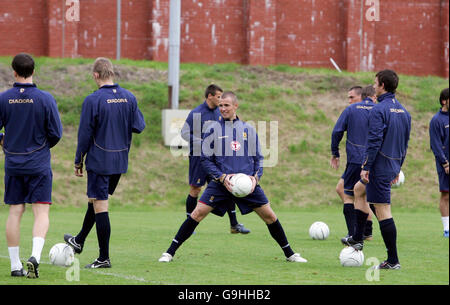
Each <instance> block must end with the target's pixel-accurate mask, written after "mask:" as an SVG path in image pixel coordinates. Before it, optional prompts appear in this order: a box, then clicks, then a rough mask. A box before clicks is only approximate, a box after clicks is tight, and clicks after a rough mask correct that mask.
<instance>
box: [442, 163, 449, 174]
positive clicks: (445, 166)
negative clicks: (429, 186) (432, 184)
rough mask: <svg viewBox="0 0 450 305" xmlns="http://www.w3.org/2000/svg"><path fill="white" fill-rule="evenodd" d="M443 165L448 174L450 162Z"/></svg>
mask: <svg viewBox="0 0 450 305" xmlns="http://www.w3.org/2000/svg"><path fill="white" fill-rule="evenodd" d="M443 167H444V171H445V174H447V175H448V168H449V164H448V162H447V163H446V164H444V165H443Z"/></svg>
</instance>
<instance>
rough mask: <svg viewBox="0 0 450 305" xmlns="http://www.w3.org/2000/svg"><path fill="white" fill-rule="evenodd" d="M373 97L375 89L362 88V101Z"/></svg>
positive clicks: (369, 87)
mask: <svg viewBox="0 0 450 305" xmlns="http://www.w3.org/2000/svg"><path fill="white" fill-rule="evenodd" d="M374 95H375V88H374V87H373V86H372V85H370V86H367V87H364V88H363V89H362V91H361V98H362V99H365V98H368V97H371V96H374Z"/></svg>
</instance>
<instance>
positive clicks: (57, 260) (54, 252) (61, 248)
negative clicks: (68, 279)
mask: <svg viewBox="0 0 450 305" xmlns="http://www.w3.org/2000/svg"><path fill="white" fill-rule="evenodd" d="M48 257H49V258H50V263H52V264H53V265H56V266H64V267H68V266H70V265H72V263H73V261H74V259H75V253H74V252H73V249H72V247H71V246H69V245H67V244H63V243H59V244H56V245H54V246H53V247H52V248H51V249H50V252H49V254H48Z"/></svg>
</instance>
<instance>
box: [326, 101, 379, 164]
mask: <svg viewBox="0 0 450 305" xmlns="http://www.w3.org/2000/svg"><path fill="white" fill-rule="evenodd" d="M373 106H375V103H374V102H373V101H372V99H370V98H366V99H364V100H363V101H361V102H358V103H354V104H351V105H350V106H348V107H347V108H345V110H344V111H343V112H342V114H341V115H340V117H339V119H338V120H337V122H336V125H335V126H334V129H333V132H332V134H331V153H332V154H333V156H335V157H338V158H339V157H340V154H339V143H340V142H341V140H342V137H343V136H344V132H345V131H347V141H346V152H347V163H354V164H359V165H361V164H363V162H364V160H365V156H364V154H365V151H366V145H367V134H368V131H369V113H370V110H371V109H372V108H373Z"/></svg>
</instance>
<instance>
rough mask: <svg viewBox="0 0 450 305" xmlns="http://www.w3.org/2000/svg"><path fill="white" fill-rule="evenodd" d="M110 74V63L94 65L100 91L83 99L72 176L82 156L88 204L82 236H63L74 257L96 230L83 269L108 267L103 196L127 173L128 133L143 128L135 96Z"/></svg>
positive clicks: (77, 172) (99, 61) (80, 170)
mask: <svg viewBox="0 0 450 305" xmlns="http://www.w3.org/2000/svg"><path fill="white" fill-rule="evenodd" d="M114 75H115V74H114V69H113V65H112V63H111V61H110V60H109V59H107V58H102V57H100V58H97V59H96V60H95V62H94V68H93V78H94V80H95V82H96V84H97V86H98V88H99V89H98V90H97V91H95V92H94V93H92V94H91V95H89V96H88V97H86V99H85V100H84V102H83V106H82V110H81V117H80V126H79V129H78V146H77V152H76V155H75V175H76V176H77V177H83V160H84V158H85V157H86V171H87V196H88V198H89V203H88V208H87V211H86V214H85V217H84V221H83V226H82V228H81V231H80V232H79V233H78V235H77V236H75V237H74V236H72V235H70V234H65V235H64V240H65V241H66V242H67V243H68V244H69V245H70V246H72V248H73V249H74V251H75V253H81V251H82V250H83V245H84V242H85V240H86V237H87V236H88V234H89V232H90V231H91V229H92V227H93V226H94V224H95V225H96V229H97V239H98V246H99V250H100V253H99V257H98V258H97V259H96V260H95V261H94V262H93V263H91V264H89V265H87V266H86V268H110V267H111V261H110V259H109V238H110V235H111V225H110V222H109V214H108V195H112V194H113V193H114V190H115V189H116V187H117V185H118V183H119V179H120V176H121V174H124V173H126V172H127V169H128V152H129V151H130V147H131V139H132V133H141V132H142V131H143V130H144V128H145V122H144V117H143V115H142V113H141V111H140V110H139V108H138V105H137V101H136V97H135V96H134V95H133V94H132V93H131V92H130V91H128V90H126V89H123V88H121V87H120V86H119V85H118V84H116V83H114Z"/></svg>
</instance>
